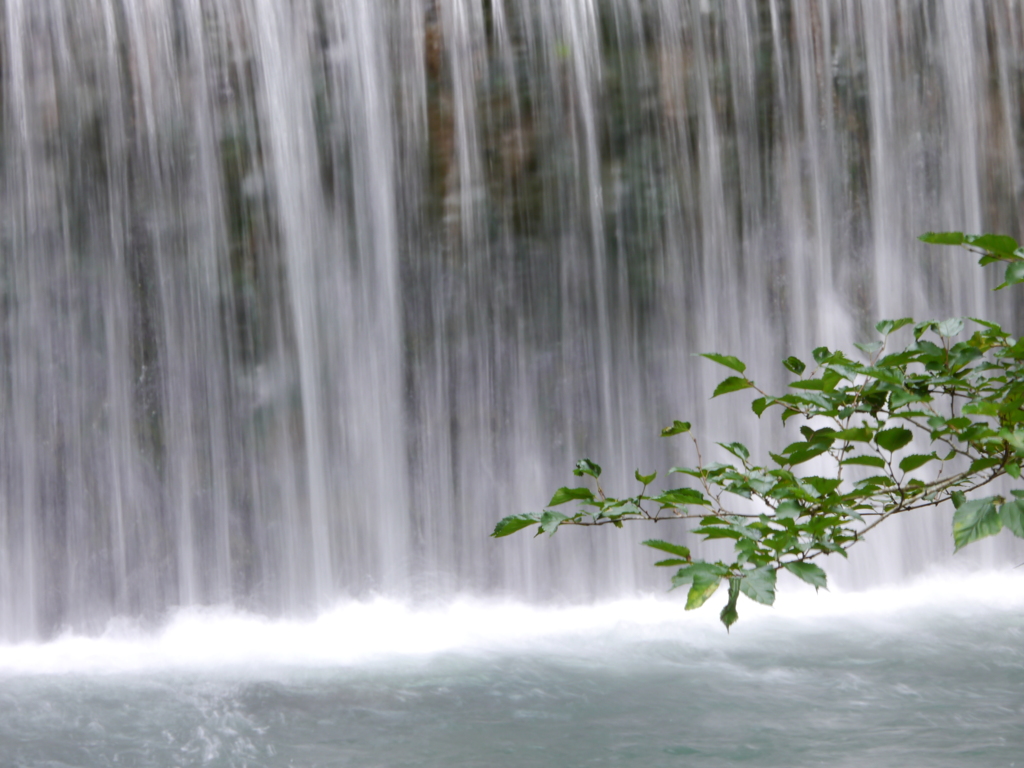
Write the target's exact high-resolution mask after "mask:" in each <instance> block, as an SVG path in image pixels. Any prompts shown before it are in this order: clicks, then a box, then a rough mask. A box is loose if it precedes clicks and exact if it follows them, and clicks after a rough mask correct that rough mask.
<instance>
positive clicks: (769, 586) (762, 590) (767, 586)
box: [740, 566, 777, 605]
mask: <svg viewBox="0 0 1024 768" xmlns="http://www.w3.org/2000/svg"><path fill="white" fill-rule="evenodd" d="M776 580H777V574H776V573H775V570H774V569H773V568H769V567H767V566H765V567H762V568H755V569H754V570H752V571H746V572H745V573H744V574H743V578H742V579H741V580H740V589H741V590H742V591H743V594H744V595H746V596H747V597H749V598H750V599H751V600H753V601H754V602H756V603H761V604H762V605H772V604H773V603H774V602H775V584H776Z"/></svg>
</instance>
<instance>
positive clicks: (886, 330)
mask: <svg viewBox="0 0 1024 768" xmlns="http://www.w3.org/2000/svg"><path fill="white" fill-rule="evenodd" d="M913 322H914V320H913V318H910V317H901V318H900V319H899V320H882V321H881V322H879V323H878V324H877V325H876V326H875V330H876V331H878V332H879V333H880V334H882V335H883V336H888V335H889V334H890V333H892V332H893V331H898V330H899V329H900V328H902V327H903V326H905V325H910V324H911V323H913Z"/></svg>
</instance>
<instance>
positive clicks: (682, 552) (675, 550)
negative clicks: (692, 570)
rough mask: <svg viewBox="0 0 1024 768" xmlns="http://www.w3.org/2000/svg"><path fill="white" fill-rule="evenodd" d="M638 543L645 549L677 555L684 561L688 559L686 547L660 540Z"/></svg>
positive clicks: (688, 552) (688, 554) (688, 551)
mask: <svg viewBox="0 0 1024 768" xmlns="http://www.w3.org/2000/svg"><path fill="white" fill-rule="evenodd" d="M640 543H641V544H643V545H644V546H645V547H650V548H651V549H657V550H660V551H662V552H668V553H669V554H670V555H678V556H679V557H681V558H683V559H685V560H689V559H690V550H689V549H688V548H687V547H683V546H680V545H679V544H671V543H669V542H667V541H662V540H661V539H648V540H647V541H642V542H640Z"/></svg>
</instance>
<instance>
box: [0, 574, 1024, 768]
mask: <svg viewBox="0 0 1024 768" xmlns="http://www.w3.org/2000/svg"><path fill="white" fill-rule="evenodd" d="M1022 594H1024V578H1022V577H1020V576H1019V575H1017V576H1015V575H1013V574H1008V573H1006V572H1002V573H993V574H988V575H981V576H977V575H976V576H971V577H957V578H951V577H949V576H946V577H944V578H935V579H931V580H924V581H919V582H917V583H915V584H914V585H912V586H911V587H910V588H899V589H885V590H875V591H871V592H867V593H845V594H836V595H824V594H822V595H815V594H814V593H813V592H809V591H808V592H804V591H800V588H799V586H797V585H795V584H787V585H785V587H784V589H783V593H782V596H781V598H780V604H779V605H778V606H777V607H776V608H774V609H757V608H756V606H752V605H750V604H748V605H747V606H746V608H745V610H743V613H742V614H741V621H740V623H739V624H737V625H736V626H735V627H734V629H733V632H732V634H731V635H726V633H725V631H724V630H723V629H722V628H721V626H720V625H718V624H717V621H716V617H715V615H714V611H713V609H712V610H705V611H701V612H697V613H696V614H685V615H684V614H683V612H682V608H681V605H680V603H679V602H678V601H671V600H654V599H644V600H631V601H620V602H616V603H608V604H603V605H600V606H594V607H586V608H561V609H542V608H537V607H529V606H525V605H522V604H502V605H499V604H494V603H472V602H461V603H453V604H448V605H445V606H438V607H435V608H433V609H417V610H410V609H409V608H407V607H404V606H402V605H400V604H396V603H393V602H387V601H376V602H370V603H355V604H347V605H342V606H339V607H337V608H336V609H334V610H333V611H330V612H327V613H325V614H323V615H322V616H321V617H320V618H319V619H318V620H316V621H314V622H309V623H301V624H300V623H287V622H268V621H267V620H265V619H260V618H256V617H252V616H248V615H240V614H237V613H230V612H216V611H207V612H187V613H182V614H179V615H177V616H176V617H175V618H174V619H172V620H171V621H170V623H169V624H168V625H167V626H165V627H164V628H162V629H158V630H145V629H142V628H140V627H137V626H126V625H123V624H121V625H117V626H113V627H111V628H110V629H108V631H107V632H106V634H105V635H104V636H103V637H102V638H100V639H95V638H94V639H89V638H82V637H76V636H65V637H62V638H60V639H58V640H56V641H53V642H51V643H48V644H44V645H16V646H4V647H0V766H4V768H7V767H8V766H11V767H12V768H13V767H14V766H19V767H20V766H33V767H35V766H76V767H79V768H91V767H92V766H140V767H141V766H198V765H208V766H238V767H241V766H249V767H250V768H255V767H256V766H289V767H295V768H300V767H301V768H306V767H312V766H358V767H359V768H368V767H369V766H381V767H386V768H399V767H400V766H431V767H437V768H442V767H447V766H481V767H483V766H487V767H491V766H509V767H510V768H511V767H515V768H520V767H523V766H559V767H562V768H569V767H573V766H585V765H636V766H731V765H752V766H758V767H759V768H761V767H771V766H779V768H782V767H783V766H851V767H852V766H858V767H859V766H872V767H873V768H875V767H877V768H897V766H899V767H900V768H918V767H921V768H924V767H932V766H934V767H938V766H949V768H967V767H969V766H978V767H979V768H980V767H981V766H984V767H985V768H992V767H993V766H1014V765H1020V764H1021V763H1022V759H1021V754H1022V747H1024V650H1022V648H1024V645H1022V641H1024V614H1022V608H1024V598H1022V597H1021V595H1022ZM712 602H715V601H714V600H713V601H712ZM741 608H743V606H741Z"/></svg>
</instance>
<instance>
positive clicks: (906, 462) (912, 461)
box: [900, 453, 938, 472]
mask: <svg viewBox="0 0 1024 768" xmlns="http://www.w3.org/2000/svg"><path fill="white" fill-rule="evenodd" d="M937 458H938V457H937V456H936V455H935V454H934V453H929V454H923V453H915V454H913V455H912V456H904V457H903V460H902V461H901V462H900V469H901V470H903V471H904V472H913V471H914V470H915V469H918V468H920V467H923V466H924V465H925V464H927V463H928V462H929V461H934V460H935V459H937Z"/></svg>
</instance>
